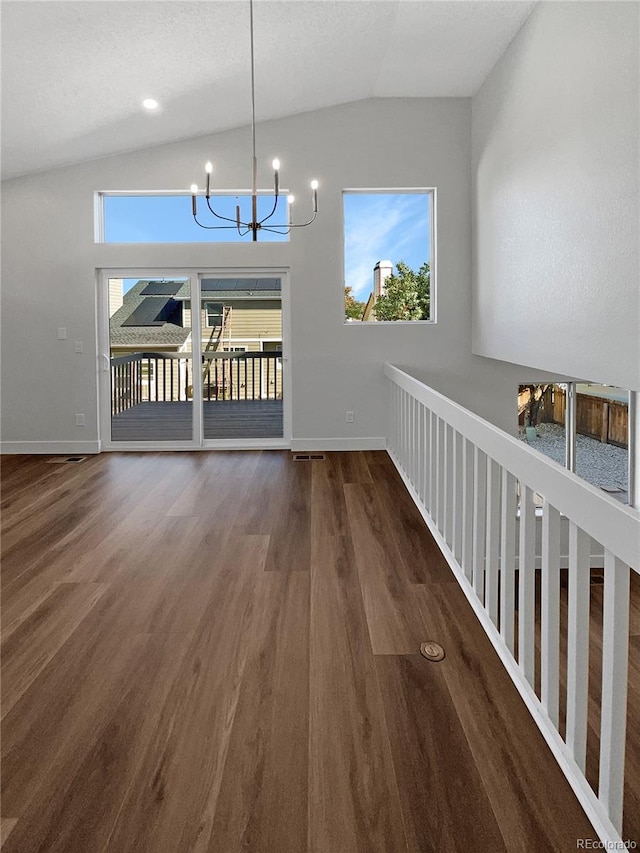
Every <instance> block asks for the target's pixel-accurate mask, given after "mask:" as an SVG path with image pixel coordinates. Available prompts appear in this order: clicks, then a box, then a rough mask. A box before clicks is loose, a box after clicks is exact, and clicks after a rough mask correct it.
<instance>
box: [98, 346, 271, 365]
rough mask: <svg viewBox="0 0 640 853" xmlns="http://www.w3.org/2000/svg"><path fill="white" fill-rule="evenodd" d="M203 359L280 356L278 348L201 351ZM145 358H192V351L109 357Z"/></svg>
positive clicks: (116, 360) (113, 359)
mask: <svg viewBox="0 0 640 853" xmlns="http://www.w3.org/2000/svg"><path fill="white" fill-rule="evenodd" d="M201 355H202V360H203V361H205V360H206V361H213V360H215V359H228V360H231V359H236V360H238V359H245V360H246V359H269V358H282V352H281V351H280V350H274V351H271V352H251V351H247V352H203V353H201ZM145 358H153V359H156V358H157V359H178V360H180V359H184V358H193V353H192V352H132V353H129V354H128V355H117V356H112V357H111V365H112V366H113V365H116V364H131V363H132V362H134V361H142V359H145Z"/></svg>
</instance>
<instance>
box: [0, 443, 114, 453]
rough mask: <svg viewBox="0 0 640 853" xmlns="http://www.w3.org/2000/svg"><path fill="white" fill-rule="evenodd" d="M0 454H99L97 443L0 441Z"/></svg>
mask: <svg viewBox="0 0 640 853" xmlns="http://www.w3.org/2000/svg"><path fill="white" fill-rule="evenodd" d="M0 453H7V454H9V453H11V454H16V453H24V454H45V455H48V456H55V455H58V454H60V455H62V456H64V455H65V454H78V453H100V442H99V441H1V442H0Z"/></svg>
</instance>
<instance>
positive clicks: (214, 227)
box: [193, 216, 248, 233]
mask: <svg viewBox="0 0 640 853" xmlns="http://www.w3.org/2000/svg"><path fill="white" fill-rule="evenodd" d="M193 219H194V221H195V223H196V225H199V226H200V228H206V230H207V231H218V230H220V229H227V228H228V229H229V230H231V229H233V230H234V231H235V230H236V228H237V227H238V226H237V224H235V220H233V219H230V220H229V221H230V222H234V224H233V225H203V224H202V222H198V218H197V216H194V217H193ZM242 225H243V226H245V227H246V223H245V222H243V223H242ZM246 233H248V232H246Z"/></svg>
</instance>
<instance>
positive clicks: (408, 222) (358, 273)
mask: <svg viewBox="0 0 640 853" xmlns="http://www.w3.org/2000/svg"><path fill="white" fill-rule="evenodd" d="M347 204H348V207H347V205H345V207H346V208H347V209H346V210H345V284H346V285H348V286H351V287H353V293H354V296H355V297H356V298H357V299H361V300H366V299H367V297H368V295H369V294H370V293H371V289H372V285H373V268H374V266H375V264H376V263H377V262H378V261H381V260H387V259H388V260H391V261H392V262H393V263H394V264H396V263H397V262H398V261H400V260H406V254H407V253H409V254H412V255H415V254H416V250H417V251H418V252H419V254H420V255H421V256H424V258H426V255H427V246H426V245H425V216H424V196H421V195H416V194H408V193H405V194H398V195H388V194H385V195H382V194H375V193H374V194H362V195H361V196H360V195H358V196H357V197H355V195H354V196H353V197H351V198H350V199H347ZM408 262H409V261H408ZM414 262H415V261H414ZM420 263H422V261H420Z"/></svg>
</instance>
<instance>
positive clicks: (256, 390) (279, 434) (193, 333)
mask: <svg viewBox="0 0 640 853" xmlns="http://www.w3.org/2000/svg"><path fill="white" fill-rule="evenodd" d="M155 273H157V271H155ZM155 273H154V274H145V275H143V276H142V277H139V278H138V277H133V276H131V275H130V274H129V275H127V274H125V273H123V274H122V276H121V277H120V276H118V275H116V274H105V276H104V278H103V294H102V311H103V323H102V328H103V334H102V337H103V345H102V360H103V364H102V392H101V396H102V400H103V404H102V409H103V412H102V421H101V422H102V435H103V437H104V440H105V446H107V447H109V446H110V447H112V448H122V449H129V448H134V447H144V446H146V447H150V448H151V447H154V448H155V447H157V448H167V449H170V448H175V449H185V448H188V447H189V446H191V447H202V446H211V447H216V446H229V445H230V444H231V443H236V444H237V443H240V445H243V444H245V443H246V446H252V447H259V446H265V447H267V446H282V443H283V441H284V439H285V423H286V422H287V417H286V416H285V409H286V403H287V400H286V388H287V383H286V381H285V380H286V371H285V364H286V359H285V358H283V303H282V279H283V276H282V275H278V274H276V275H263V276H251V275H250V274H247V273H246V272H243V273H242V274H240V273H238V275H237V276H233V275H232V274H225V275H218V274H215V273H210V274H200V275H195V274H191V275H189V274H187V273H184V274H180V273H178V274H176V273H175V272H171V273H169V272H167V273H165V274H164V275H157V274H155ZM107 315H108V316H107ZM287 432H288V430H287Z"/></svg>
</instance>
